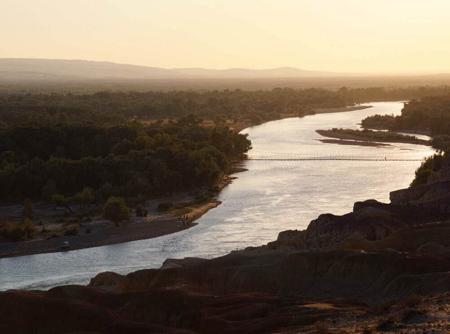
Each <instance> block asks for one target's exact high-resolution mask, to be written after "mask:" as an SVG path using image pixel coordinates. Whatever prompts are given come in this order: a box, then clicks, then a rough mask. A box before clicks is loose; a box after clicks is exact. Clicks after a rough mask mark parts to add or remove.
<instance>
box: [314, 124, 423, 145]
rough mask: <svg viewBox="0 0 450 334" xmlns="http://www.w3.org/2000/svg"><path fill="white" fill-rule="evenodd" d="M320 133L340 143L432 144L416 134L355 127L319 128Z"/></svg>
mask: <svg viewBox="0 0 450 334" xmlns="http://www.w3.org/2000/svg"><path fill="white" fill-rule="evenodd" d="M316 132H317V133H318V134H319V135H321V136H324V137H329V138H335V139H340V140H338V141H334V142H335V143H337V144H340V143H341V141H342V143H343V144H347V145H348V144H349V143H355V145H360V144H361V143H373V144H374V145H375V146H382V144H379V143H406V144H416V145H430V141H428V140H424V139H419V138H416V137H414V136H409V135H403V134H400V133H396V132H391V131H373V130H366V129H365V130H353V129H337V128H333V129H331V130H317V131H316Z"/></svg>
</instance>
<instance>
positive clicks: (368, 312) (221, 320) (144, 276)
mask: <svg viewBox="0 0 450 334" xmlns="http://www.w3.org/2000/svg"><path fill="white" fill-rule="evenodd" d="M415 191H417V190H414V192H415ZM394 196H396V195H394ZM421 196H422V197H423V194H422V195H421ZM447 218H448V215H447V214H446V211H437V210H432V209H430V208H428V207H418V206H415V205H412V204H411V202H409V201H405V202H402V201H397V202H396V203H395V204H383V203H379V202H377V201H373V200H370V201H366V202H359V203H356V204H355V206H354V209H353V212H351V213H349V214H346V215H343V216H335V215H331V214H326V215H321V216H320V217H319V218H318V219H316V220H314V221H313V222H311V224H310V225H309V227H308V228H307V229H306V230H305V231H285V232H282V233H280V235H279V237H278V239H277V240H276V241H274V242H272V243H270V244H269V245H267V246H263V247H258V248H249V249H247V250H243V251H239V252H233V253H231V254H229V255H226V256H223V257H220V258H216V259H212V260H205V259H198V258H187V259H183V260H174V259H170V260H167V261H166V262H165V263H164V265H163V266H162V268H160V269H149V270H140V271H137V272H134V273H131V274H128V275H125V276H124V275H119V274H115V273H111V272H107V273H102V274H99V275H97V276H96V277H94V278H93V279H92V280H91V282H90V284H89V286H86V287H83V286H65V287H58V288H55V289H52V290H50V291H47V292H37V291H34V292H32V291H28V292H27V291H8V292H3V293H0V315H1V321H0V333H12V334H14V333H17V334H19V333H20V334H21V333H45V334H47V333H50V334H52V333H214V334H220V333H273V332H277V333H297V332H302V333H321V332H322V333H323V332H327V331H328V332H330V333H355V332H359V333H360V332H364V331H365V330H367V329H374V330H377V329H380V330H381V329H383V328H385V329H386V328H390V330H391V329H392V330H396V329H403V330H405V329H406V330H407V331H408V330H409V329H411V330H413V329H414V330H415V329H417V328H427V327H426V326H428V327H429V326H434V327H433V328H438V329H440V330H441V329H442V333H444V332H446V330H450V319H448V317H447V318H445V314H446V313H445V311H446V310H448V311H449V313H447V315H448V314H450V295H448V291H449V290H450V221H449V220H448V219H447ZM412 296H416V297H415V298H419V300H420V302H418V303H419V304H421V305H425V306H421V307H422V308H420V309H418V308H417V307H416V306H414V309H411V307H410V306H408V310H409V311H410V313H408V314H406V315H405V314H401V315H398V314H394V315H391V313H392V312H393V311H390V310H391V309H390V308H387V309H386V308H385V307H383V308H380V307H379V305H387V304H386V303H387V302H388V303H390V304H389V305H398V307H397V306H395V307H393V308H392V310H397V311H395V312H398V310H401V312H404V310H403V309H402V308H405V307H406V306H404V305H406V304H405V303H406V302H405V300H410V299H411V298H412ZM426 298H428V299H426ZM439 298H440V299H439ZM437 300H441V302H440V303H441V304H440V305H441V306H440V307H441V308H440V309H438V310H436V314H434V315H433V317H431V316H420V317H417V314H419V315H421V314H422V313H420V312H422V310H425V309H426V311H423V312H429V310H430V309H432V307H433V306H432V305H434V304H435V303H436V302H437ZM408 303H409V304H410V302H408ZM409 304H408V305H409ZM402 305H403V306H402ZM374 310H381V311H374ZM442 310H444V313H443V311H442ZM419 311H420V312H419ZM377 312H378V313H377ZM389 312H391V313H389ZM418 312H419V313H418ZM425 314H428V313H425ZM442 314H444V315H442ZM388 316H389V317H390V318H389V321H387V320H386V318H387V317H388ZM391 318H392V319H391ZM413 318H414V321H412V320H411V319H413ZM349 319H352V320H349ZM417 319H419V320H417ZM433 319H434V320H433ZM417 321H419V322H420V321H422V322H424V325H423V327H417V326H418V325H417ZM433 321H434V322H433ZM376 322H381V323H379V324H378V325H377V324H376ZM425 322H426V323H425ZM447 325H448V327H446V326H447ZM324 326H325V327H324ZM395 326H397V327H395ZM414 326H416V327H414ZM324 328H325V329H324ZM355 328H356V329H357V330H356V331H355ZM325 330H326V331H325Z"/></svg>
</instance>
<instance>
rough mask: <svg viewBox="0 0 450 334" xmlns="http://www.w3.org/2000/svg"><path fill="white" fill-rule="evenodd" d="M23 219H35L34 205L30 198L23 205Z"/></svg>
mask: <svg viewBox="0 0 450 334" xmlns="http://www.w3.org/2000/svg"><path fill="white" fill-rule="evenodd" d="M23 218H24V219H33V204H32V203H31V200H30V199H29V198H27V199H26V200H25V202H24V203H23Z"/></svg>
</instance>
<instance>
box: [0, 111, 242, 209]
mask: <svg viewBox="0 0 450 334" xmlns="http://www.w3.org/2000/svg"><path fill="white" fill-rule="evenodd" d="M198 123H199V120H197V119H196V118H195V117H193V116H192V117H185V118H182V119H180V120H178V121H173V122H170V123H169V124H167V125H153V126H145V125H142V124H140V123H136V122H135V123H129V124H125V125H121V126H113V127H108V128H105V127H99V126H89V125H79V124H69V125H61V126H56V127H40V128H33V127H8V128H6V129H2V130H1V131H0V152H1V153H0V199H1V200H3V201H5V200H22V199H24V198H32V199H43V200H50V199H51V198H52V197H53V198H55V197H54V195H63V196H76V195H77V194H78V193H80V194H81V195H80V196H82V194H83V190H85V189H90V190H92V192H93V193H94V195H95V199H96V200H97V201H104V200H106V199H107V198H108V197H109V196H113V195H115V196H127V197H137V196H153V195H160V194H167V193H171V192H175V191H183V190H191V189H197V188H199V187H210V186H213V185H214V183H215V182H216V181H217V179H218V178H219V177H220V176H221V175H222V174H223V173H225V172H226V171H227V170H228V168H229V167H230V164H231V163H232V161H233V160H235V159H240V158H242V157H243V156H244V154H245V153H246V151H247V150H248V149H249V147H250V142H249V140H248V139H247V138H246V136H244V135H240V134H237V133H235V132H232V131H230V130H229V129H227V128H223V127H214V128H204V127H201V126H200V125H199V124H198Z"/></svg>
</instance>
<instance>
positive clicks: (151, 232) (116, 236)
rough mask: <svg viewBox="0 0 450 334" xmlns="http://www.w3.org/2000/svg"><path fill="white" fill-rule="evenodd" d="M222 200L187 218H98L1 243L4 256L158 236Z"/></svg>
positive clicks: (192, 210) (181, 227)
mask: <svg viewBox="0 0 450 334" xmlns="http://www.w3.org/2000/svg"><path fill="white" fill-rule="evenodd" d="M219 204H220V202H219V201H217V200H210V201H208V202H206V203H203V204H199V205H196V206H194V207H190V208H189V211H188V214H187V215H186V216H187V219H186V220H185V221H182V220H181V219H180V218H179V217H178V216H176V215H174V214H167V215H161V216H158V217H156V218H154V217H149V218H133V219H132V220H131V221H129V222H127V223H124V224H122V225H121V226H119V227H117V226H115V225H114V224H113V223H111V222H109V221H106V220H95V221H93V222H91V223H83V224H80V229H79V233H78V234H77V235H74V236H61V237H57V238H51V239H34V240H30V241H21V242H2V243H0V258H4V257H13V256H22V255H31V254H41V253H53V252H60V251H63V250H62V246H63V244H64V242H69V248H68V249H67V251H70V250H76V249H83V248H90V247H98V246H105V245H112V244H118V243H123V242H129V241H136V240H143V239H150V238H156V237H159V236H163V235H166V234H171V233H176V232H180V231H182V230H185V229H188V228H190V227H193V226H195V225H196V224H195V223H194V221H195V220H196V219H198V218H200V217H201V216H202V215H203V214H205V213H206V212H208V211H209V210H211V209H212V208H215V207H216V206H218V205H219ZM87 231H89V232H87Z"/></svg>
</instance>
